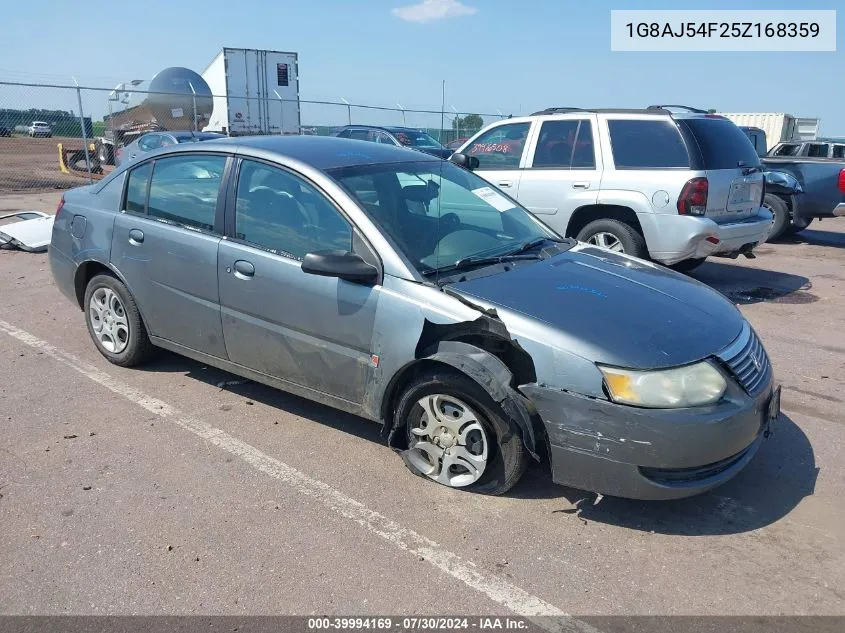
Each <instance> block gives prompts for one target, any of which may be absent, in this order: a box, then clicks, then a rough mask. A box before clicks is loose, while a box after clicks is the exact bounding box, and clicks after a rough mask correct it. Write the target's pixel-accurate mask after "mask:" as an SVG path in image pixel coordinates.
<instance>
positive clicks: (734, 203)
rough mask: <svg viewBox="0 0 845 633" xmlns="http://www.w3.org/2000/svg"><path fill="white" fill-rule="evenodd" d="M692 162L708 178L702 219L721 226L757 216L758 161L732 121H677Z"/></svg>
mask: <svg viewBox="0 0 845 633" xmlns="http://www.w3.org/2000/svg"><path fill="white" fill-rule="evenodd" d="M678 125H679V127H680V128H681V129H682V130H684V131H685V133H686V135H687V142H688V144H689V145H690V146H691V147H690V151H691V154H693V155H694V162H700V164H699V165H697V167H700V168H701V169H703V171H704V176H706V178H707V184H708V191H707V211H706V213H705V215H706V216H707V217H709V218H711V219H712V220H713V221H715V222H717V223H719V224H722V223H728V222H734V221H737V220H742V219H745V218H748V217H750V216H752V215H756V214H757V212H758V211H759V209H760V204H761V203H762V200H763V174H762V172H761V171H759V170H756V171H752V170H753V169H754V168H756V167H759V166H760V157H759V156H757V152H756V151H755V150H754V146H753V145H752V144H751V141H749V140H748V137H747V136H746V135H745V134H744V133H743V132H742V130H740V129H739V128H738V127H737V126H736V125H735V124H734V123H733V122H732V121H729V120H728V119H725V118H722V117H719V116H699V117H689V118H679V119H678Z"/></svg>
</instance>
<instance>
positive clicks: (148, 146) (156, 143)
mask: <svg viewBox="0 0 845 633" xmlns="http://www.w3.org/2000/svg"><path fill="white" fill-rule="evenodd" d="M138 147H140V148H141V149H142V150H144V151H145V152H149V151H152V150H154V149H158V148H159V147H161V134H147V135H146V136H142V137H141V138H140V139H138Z"/></svg>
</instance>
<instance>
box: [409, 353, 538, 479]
mask: <svg viewBox="0 0 845 633" xmlns="http://www.w3.org/2000/svg"><path fill="white" fill-rule="evenodd" d="M424 403H430V406H428V407H426V406H425V404H424ZM435 409H436V411H435ZM432 411H435V415H436V416H438V419H436V420H433V421H432V420H430V416H431V415H432V413H431V412H432ZM450 415H453V416H454V418H455V419H457V420H458V422H457V424H458V425H460V426H461V428H465V429H468V428H471V426H472V427H475V430H473V431H468V434H467V436H466V437H465V438H462V437H461V436H460V435H458V436H456V435H455V434H452V433H446V434H440V433H437V434H436V435H435V437H432V436H429V435H426V432H427V431H430V432H431V433H432V434H434V433H435V429H434V425H435V424H436V425H437V427H438V428H439V427H441V425H444V424H445V425H446V427H448V425H449V423H450V422H451V421H453V420H452V418H451V417H450ZM396 419H397V420H399V421H400V424H401V425H403V426H404V428H405V433H406V437H407V439H408V446H409V450H408V451H407V452H405V453H403V459H404V461H405V465H406V466H407V467H408V469H409V470H410V471H411V472H413V473H414V474H415V475H418V476H420V477H423V478H424V479H429V480H433V481H435V482H437V483H440V484H441V485H444V486H447V487H452V488H460V489H464V490H468V491H470V492H475V493H479V494H486V495H501V494H504V493H505V492H507V491H508V490H510V489H511V488H512V487H513V486H514V484H516V483H517V482H518V481H519V479H520V477H522V475H523V473H524V472H525V469H526V468H527V466H528V456H527V454H526V452H525V448H524V447H523V444H522V434H521V432H520V430H519V428H518V427H517V426H516V424H515V423H514V422H513V421H511V420H510V419H509V418H508V416H507V415H506V414H505V412H504V411H503V410H502V408H501V407H500V406H499V405H498V404H497V403H496V402H495V401H494V400H493V398H491V397H490V395H489V394H488V393H487V392H486V391H485V390H484V389H483V388H482V387H481V386H480V385H479V384H478V383H477V382H475V381H474V380H471V379H470V378H468V377H467V376H466V375H464V374H462V373H459V372H457V371H454V370H449V369H445V368H444V369H442V370H435V371H432V372H430V373H425V374H422V375H421V376H418V377H417V378H415V379H414V380H413V381H412V382H411V383H410V384H409V385H408V387H407V388H406V389H405V391H404V393H403V394H402V397H401V398H400V399H399V403H398V405H397V408H396ZM446 427H443V428H446ZM470 434H474V435H470ZM444 437H445V440H443V439H441V438H444ZM435 440H436V441H437V442H438V443H439V444H438V445H435V444H434V442H435ZM453 440H454V443H453ZM470 440H471V441H470ZM462 441H464V443H463V444H462ZM415 444H417V445H421V446H423V447H427V448H426V450H422V448H418V449H414V445H415ZM444 446H445V447H447V448H443V447H444ZM482 446H483V452H482V449H481V447H482ZM455 448H464V449H465V450H464V451H463V454H466V453H467V451H469V452H471V453H472V455H473V456H475V459H477V462H475V461H474V462H473V463H474V464H475V465H476V468H477V466H478V464H480V463H481V462H482V459H481V457H482V456H483V458H484V459H483V462H484V465H483V471H482V472H481V473H477V474H475V475H473V472H472V470H471V469H467V468H466V467H463V469H464V470H466V471H467V473H466V474H464V473H462V472H461V470H460V469H461V466H460V463H461V462H459V461H458V459H457V458H455V459H454V460H453V465H454V464H457V465H458V468H457V473H456V474H452V475H451V476H450V473H449V470H448V469H446V471H445V472H444V469H443V468H442V466H443V464H444V463H445V462H446V460H447V459H450V453H451V452H452V451H453V450H454V449H455ZM462 461H463V462H464V463H466V462H467V460H466V459H464V460H462ZM473 476H475V477H476V478H475V479H474V480H473V481H471V482H470V481H469V480H472V479H473ZM461 479H463V480H464V481H461ZM447 480H448V481H447Z"/></svg>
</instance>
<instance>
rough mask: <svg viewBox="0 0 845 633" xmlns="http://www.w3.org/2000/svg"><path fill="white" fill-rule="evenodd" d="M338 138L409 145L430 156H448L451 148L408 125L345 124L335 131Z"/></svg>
mask: <svg viewBox="0 0 845 633" xmlns="http://www.w3.org/2000/svg"><path fill="white" fill-rule="evenodd" d="M336 136H338V137H340V138H349V139H353V140H356V141H370V142H373V143H386V144H387V145H394V146H396V147H409V148H410V149H416V150H419V151H421V152H425V153H426V154H431V155H432V156H438V157H440V158H449V156H450V155H451V154H452V150H451V149H449V148H446V147H443V146H442V145H441V144H440V143H438V142H437V140H435V139H434V138H432V137H431V136H430V135H429V134H427V133H426V132H425V131H424V130H419V129H415V128H410V127H382V126H375V125H347V126H346V127H344V128H343V129H342V130H341V131H340V132H338V133H337V135H336Z"/></svg>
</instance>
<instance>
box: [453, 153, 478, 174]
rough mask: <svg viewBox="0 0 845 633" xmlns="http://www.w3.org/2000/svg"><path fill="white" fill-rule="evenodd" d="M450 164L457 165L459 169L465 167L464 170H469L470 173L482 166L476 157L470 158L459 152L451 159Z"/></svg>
mask: <svg viewBox="0 0 845 633" xmlns="http://www.w3.org/2000/svg"><path fill="white" fill-rule="evenodd" d="M449 162H450V163H455V164H456V165H457V166H458V167H463V168H464V169H469V170H470V171H472V170H473V169H477V168H478V166H479V165H480V164H481V163H480V162H479V160H478V158H476V157H475V156H468V155H466V154H460V153H458V152H455V153H454V154H452V155H451V156H450V157H449Z"/></svg>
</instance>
